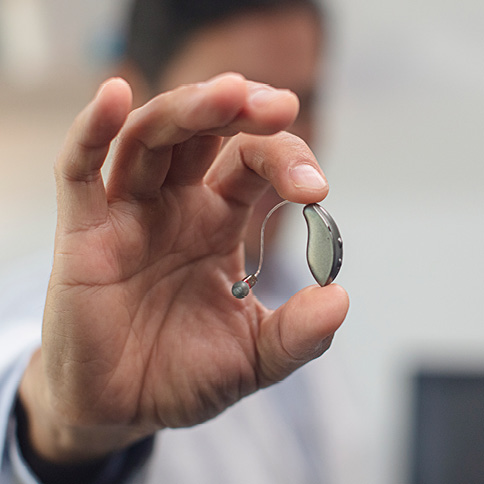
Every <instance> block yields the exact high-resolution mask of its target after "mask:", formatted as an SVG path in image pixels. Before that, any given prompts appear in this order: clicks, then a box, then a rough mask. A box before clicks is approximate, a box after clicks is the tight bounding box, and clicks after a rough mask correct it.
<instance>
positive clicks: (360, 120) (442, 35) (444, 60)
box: [0, 0, 484, 484]
mask: <svg viewBox="0 0 484 484" xmlns="http://www.w3.org/2000/svg"><path fill="white" fill-rule="evenodd" d="M123 7H124V2H120V1H119V0H109V1H107V0H105V1H99V0H98V1H96V2H94V1H93V0H89V1H87V0H84V1H83V2H74V1H70V2H63V1H61V0H49V1H47V0H45V1H42V2H40V1H35V0H3V2H1V3H0V9H1V10H0V166H1V177H0V202H1V207H2V209H1V210H0V264H1V265H2V267H5V265H6V264H7V262H8V261H10V260H11V259H12V258H13V257H20V256H23V255H26V254H29V253H31V252H33V251H35V250H38V249H42V248H46V247H50V246H51V243H52V238H53V230H54V226H55V194H54V184H53V178H52V164H53V161H54V159H55V156H56V153H57V151H58V149H59V146H60V144H61V142H62V139H63V136H64V133H65V130H66V129H67V127H68V126H69V124H70V122H71V120H72V118H73V116H74V115H75V114H76V113H77V111H78V110H79V109H80V108H81V107H82V106H83V105H84V103H85V102H87V100H88V99H89V98H90V96H91V95H92V93H93V92H94V91H95V89H96V84H97V82H98V81H100V80H101V79H102V78H103V77H104V76H105V75H108V74H109V69H110V66H111V64H110V62H109V60H110V59H113V58H114V57H115V53H116V49H117V42H118V40H119V36H118V33H119V24H120V22H119V21H120V19H121V18H122V10H123ZM331 7H332V10H333V17H334V41H333V46H332V69H331V73H330V83H329V89H328V90H327V92H326V96H325V105H324V113H323V114H322V122H321V126H322V130H324V145H322V146H321V150H320V153H321V160H322V162H323V165H324V167H325V170H326V172H327V175H328V178H329V180H330V185H331V193H330V196H329V198H328V200H327V202H326V206H327V207H328V209H329V210H330V211H331V212H332V214H333V216H334V217H335V219H336V220H337V222H338V224H339V225H340V228H341V231H342V234H343V238H344V244H345V260H344V264H343V269H342V272H341V274H340V276H339V278H338V282H339V283H341V284H342V285H344V286H345V287H346V288H347V289H348V291H349V293H350V296H351V301H352V307H351V310H350V314H349V317H348V320H347V322H346V323H345V325H344V327H343V328H342V329H341V330H340V332H339V334H338V335H337V338H336V339H335V342H334V346H333V348H332V350H331V352H330V353H329V354H328V357H331V358H338V360H339V361H343V362H344V363H343V364H344V367H345V372H346V375H347V377H348V378H349V380H350V381H351V382H352V385H353V388H354V392H355V399H358V400H359V401H360V403H361V405H362V406H363V408H364V409H365V411H366V413H367V418H368V419H369V422H370V423H371V426H372V429H373V431H372V433H371V435H369V436H368V441H369V446H370V447H371V448H372V449H373V467H374V479H373V480H372V482H371V483H367V484H387V483H392V484H400V483H402V484H403V483H404V482H405V479H406V454H407V450H408V449H407V445H408V444H407V439H408V425H409V420H408V416H409V411H410V401H409V395H410V393H409V390H410V386H409V381H410V375H411V374H412V372H413V371H414V369H415V368H418V367H419V366H421V365H425V366H428V365H430V366H446V367H450V368H456V367H460V368H466V369H471V370H480V371H484V309H483V305H482V302H481V301H482V297H483V296H482V294H484V276H483V274H484V256H483V255H482V248H483V247H484V223H483V213H482V212H483V206H484V190H483V188H482V185H483V182H484V163H483V161H484V140H483V134H484V56H483V55H482V47H483V45H484V3H483V2H482V1H481V0H459V1H457V0H452V1H448V2H437V1H436V0H420V1H419V2H408V0H393V1H390V2H388V1H383V0H367V1H366V2H356V1H353V0H338V1H337V2H336V1H335V2H333V5H331ZM12 19H14V20H12ZM12 21H14V22H17V23H18V22H20V24H18V25H20V26H22V25H23V27H24V28H22V29H21V30H20V32H22V36H20V34H19V29H18V28H12V25H11V22H12ZM22 22H26V23H25V24H22ZM25 25H28V26H29V28H25ZM6 26H8V28H7V27H6ZM29 35H31V38H30V36H29ZM12 42H13V43H12ZM113 56H114V57H113ZM292 218H293V220H292V224H294V225H292V226H291V230H287V233H286V237H285V239H284V242H283V249H284V250H286V251H287V252H288V253H289V252H290V253H291V257H288V259H290V260H289V261H288V264H293V265H294V270H301V268H303V269H304V270H305V261H304V245H305V239H306V229H305V226H304V223H303V221H302V217H301V216H300V214H299V212H298V211H294V212H293V216H292ZM294 226H295V227H297V230H294V229H293V228H292V227H294ZM293 254H294V257H293ZM365 484H366V483H365Z"/></svg>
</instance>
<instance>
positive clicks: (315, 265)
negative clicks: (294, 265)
mask: <svg viewBox="0 0 484 484" xmlns="http://www.w3.org/2000/svg"><path fill="white" fill-rule="evenodd" d="M286 203H289V202H288V201H287V200H284V201H282V202H280V203H279V204H277V205H276V206H275V207H273V208H272V210H271V211H270V212H269V213H268V214H267V215H266V217H265V219H264V222H263V223H262V228H261V242H260V256H259V266H258V268H257V271H256V272H255V273H254V274H249V275H247V276H246V277H244V279H242V280H241V281H238V282H236V283H235V284H234V285H233V286H232V294H233V295H234V296H235V297H236V298H237V299H243V298H244V297H246V296H247V295H248V294H249V293H250V290H251V289H252V287H254V285H255V284H256V283H257V278H258V276H259V274H260V272H261V269H262V263H263V259H264V232H265V226H266V224H267V221H268V220H269V218H270V216H271V215H272V214H273V213H274V212H275V211H276V210H277V209H279V208H280V207H282V206H283V205H285V204H286ZM303 216H304V218H305V220H306V224H307V228H308V241H307V248H306V259H307V263H308V267H309V270H310V271H311V274H312V275H313V277H314V279H315V280H316V282H317V283H318V284H319V285H320V286H322V287H323V286H327V285H328V284H331V283H332V282H333V281H334V280H335V278H336V276H337V275H338V273H339V271H340V269H341V265H342V263H343V239H342V238H341V234H340V231H339V229H338V226H337V225H336V222H335V221H334V219H333V217H331V215H330V214H329V213H328V212H327V211H326V210H325V209H324V208H323V207H321V206H320V205H319V204H317V203H310V204H308V205H305V206H304V208H303Z"/></svg>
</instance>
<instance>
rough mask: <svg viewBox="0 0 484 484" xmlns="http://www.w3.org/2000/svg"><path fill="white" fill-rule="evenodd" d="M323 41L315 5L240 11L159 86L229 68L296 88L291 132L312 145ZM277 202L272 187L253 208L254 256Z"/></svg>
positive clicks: (205, 34) (213, 29) (197, 44)
mask: <svg viewBox="0 0 484 484" xmlns="http://www.w3.org/2000/svg"><path fill="white" fill-rule="evenodd" d="M320 44H321V32H320V24H319V22H318V19H316V18H315V16H314V13H313V12H312V11H311V10H310V9H306V8H304V7H293V8H286V9H281V10H280V11H276V12H274V11H270V12H262V13H257V14H245V15H242V16H238V17H236V18H234V19H230V20H228V21H225V22H223V23H222V22H221V23H220V24H217V25H215V26H210V27H208V28H205V29H202V30H200V31H199V32H197V33H196V34H195V35H193V37H192V39H191V41H190V42H189V43H188V44H187V45H186V46H185V47H184V48H183V49H182V51H181V52H180V53H179V54H178V55H177V57H176V58H175V59H174V60H173V61H172V62H171V63H170V65H169V67H168V68H167V69H166V70H165V73H164V76H163V79H162V80H161V82H160V90H167V89H172V88H174V87H176V86H178V85H180V84H184V83H192V82H201V81H205V80H207V79H209V78H210V77H213V76H215V75H217V74H220V73H222V72H227V71H233V72H239V73H241V74H243V75H244V76H245V77H247V78H248V79H251V80H253V81H260V82H264V83H267V84H271V85H273V86H275V87H281V88H287V89H291V90H292V91H294V92H295V93H296V94H297V95H298V97H299V100H300V104H301V108H300V114H299V117H298V119H297V120H296V122H295V123H294V125H293V126H292V128H291V129H290V130H289V131H291V132H292V133H294V134H296V135H297V136H300V137H301V138H303V139H304V140H305V141H306V142H308V143H309V144H310V143H311V141H312V139H313V129H314V126H313V123H314V113H313V109H314V104H315V102H314V101H315V95H316V91H317V82H318V73H319V65H318V61H319V57H320V52H321V49H320V47H321V45H320ZM278 201H280V198H279V196H278V195H277V194H276V193H275V192H274V190H269V191H268V192H267V193H266V195H265V196H264V197H262V199H261V200H260V202H259V203H258V204H257V206H256V208H255V210H254V215H253V217H252V220H251V223H250V226H249V230H248V233H247V237H246V250H247V255H248V257H249V258H251V259H254V260H255V259H256V258H257V257H258V253H259V252H258V251H259V237H260V227H261V224H262V221H263V219H264V217H265V215H266V214H267V212H268V211H269V210H270V209H271V208H272V207H273V206H274V205H276V203H278ZM280 212H281V213H282V209H281V211H280ZM279 216H280V213H278V212H276V213H275V214H274V215H273V217H272V218H271V222H270V223H269V224H268V225H267V229H266V243H267V244H270V243H271V240H272V239H273V238H274V236H275V233H276V227H277V225H278V223H277V220H278V218H279Z"/></svg>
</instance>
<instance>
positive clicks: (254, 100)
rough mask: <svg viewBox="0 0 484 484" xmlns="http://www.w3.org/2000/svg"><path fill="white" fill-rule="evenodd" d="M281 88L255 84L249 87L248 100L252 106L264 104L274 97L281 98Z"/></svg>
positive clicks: (274, 98)
mask: <svg viewBox="0 0 484 484" xmlns="http://www.w3.org/2000/svg"><path fill="white" fill-rule="evenodd" d="M282 92H283V91H281V89H274V88H273V87H270V86H265V85H262V86H257V87H254V88H251V90H250V93H249V97H248V101H249V102H250V103H251V104H252V105H254V106H264V105H266V104H269V103H271V102H272V101H274V100H276V99H280V98H281V93H282Z"/></svg>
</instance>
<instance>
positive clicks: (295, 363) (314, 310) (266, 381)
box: [257, 284, 349, 386]
mask: <svg viewBox="0 0 484 484" xmlns="http://www.w3.org/2000/svg"><path fill="white" fill-rule="evenodd" d="M348 307H349V299H348V295H347V293H346V291H345V290H344V289H343V288H342V287H341V286H338V285H337V284H331V285H329V286H325V287H320V286H310V287H307V288H305V289H303V290H302V291H299V292H298V293H297V294H295V295H294V296H293V297H291V299H289V301H288V302H287V303H285V304H284V305H282V306H281V307H280V308H278V309H277V310H276V311H274V312H273V313H272V314H271V315H269V316H268V317H267V318H266V319H265V320H264V321H263V322H262V323H261V327H260V332H259V337H258V342H257V348H258V352H259V355H260V363H259V365H260V368H259V370H260V381H261V386H267V385H270V384H271V383H275V382H277V381H280V380H282V379H284V378H286V377H287V376H288V375H290V374H291V373H292V372H293V371H294V370H296V369H297V368H299V367H301V366H303V365H304V364H305V363H307V362H309V361H311V360H313V359H314V358H317V357H318V356H321V355H322V354H323V353H324V352H325V351H326V350H327V349H328V348H329V347H330V345H331V341H332V339H333V336H334V333H335V331H336V330H337V329H338V328H339V327H340V325H341V324H342V322H343V320H344V318H345V317H346V314H347V312H348Z"/></svg>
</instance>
